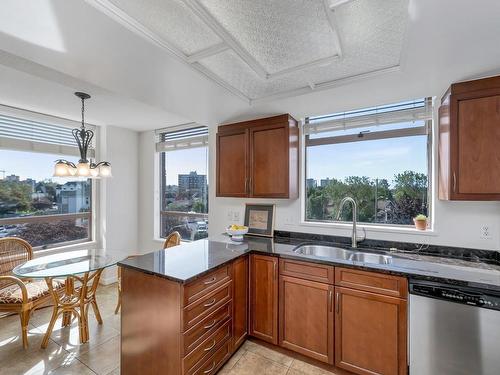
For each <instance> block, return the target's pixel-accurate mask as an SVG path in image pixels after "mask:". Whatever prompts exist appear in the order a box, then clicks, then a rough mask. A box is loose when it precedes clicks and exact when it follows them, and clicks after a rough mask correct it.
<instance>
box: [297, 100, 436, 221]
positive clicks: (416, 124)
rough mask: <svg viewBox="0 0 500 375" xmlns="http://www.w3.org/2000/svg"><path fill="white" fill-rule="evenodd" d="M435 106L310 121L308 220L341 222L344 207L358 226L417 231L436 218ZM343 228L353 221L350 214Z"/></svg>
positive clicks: (424, 103)
mask: <svg viewBox="0 0 500 375" xmlns="http://www.w3.org/2000/svg"><path fill="white" fill-rule="evenodd" d="M431 121H432V100H431V98H427V99H421V100H415V101H411V102H404V103H398V104H394V105H387V106H381V107H374V108H367V109H362V110H357V111H350V112H345V113H338V114H333V115H328V116H320V117H311V118H307V119H306V122H305V125H304V134H305V150H306V151H305V168H306V172H305V219H306V221H317V222H326V221H329V222H330V221H334V220H335V219H336V216H337V212H338V209H339V203H340V200H341V199H342V198H344V197H346V196H350V197H352V198H354V199H355V200H356V202H357V204H358V222H360V223H368V224H377V225H393V226H394V225H413V221H412V219H413V217H415V216H416V215H417V214H424V215H427V216H429V214H430V207H429V192H430V188H429V176H430V173H429V169H430V167H429V166H430V145H431ZM340 218H341V220H343V221H347V220H351V218H352V208H351V207H350V205H349V206H345V207H344V209H343V212H342V215H341V217H340Z"/></svg>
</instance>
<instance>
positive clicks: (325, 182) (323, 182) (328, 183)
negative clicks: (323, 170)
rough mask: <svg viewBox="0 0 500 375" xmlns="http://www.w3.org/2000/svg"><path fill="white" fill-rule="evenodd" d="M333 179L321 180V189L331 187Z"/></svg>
mask: <svg viewBox="0 0 500 375" xmlns="http://www.w3.org/2000/svg"><path fill="white" fill-rule="evenodd" d="M333 181H334V180H333V178H324V179H321V182H320V184H321V187H326V186H328V185H330V184H331V183H332V182H333Z"/></svg>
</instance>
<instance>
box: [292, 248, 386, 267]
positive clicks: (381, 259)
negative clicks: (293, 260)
mask: <svg viewBox="0 0 500 375" xmlns="http://www.w3.org/2000/svg"><path fill="white" fill-rule="evenodd" d="M294 252H295V253H297V254H302V255H311V256H315V257H319V258H329V259H332V260H334V259H339V260H350V261H353V262H359V263H372V264H391V263H392V256H390V255H385V254H377V253H367V252H363V251H354V250H347V249H342V248H340V247H334V246H323V245H302V246H299V247H297V248H296V249H295V250H294Z"/></svg>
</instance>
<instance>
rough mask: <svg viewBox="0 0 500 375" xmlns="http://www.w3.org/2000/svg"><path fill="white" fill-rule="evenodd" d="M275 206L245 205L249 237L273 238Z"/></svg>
mask: <svg viewBox="0 0 500 375" xmlns="http://www.w3.org/2000/svg"><path fill="white" fill-rule="evenodd" d="M274 211H275V205H274V204H252V203H247V204H246V205H245V226H246V227H248V233H247V234H249V235H254V236H264V237H272V236H273V235H274Z"/></svg>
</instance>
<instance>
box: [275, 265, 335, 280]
mask: <svg viewBox="0 0 500 375" xmlns="http://www.w3.org/2000/svg"><path fill="white" fill-rule="evenodd" d="M280 274H282V275H286V276H294V277H299V278H301V279H305V280H311V281H318V282H320V283H327V284H333V281H334V272H333V267H332V266H327V265H324V264H316V263H311V262H301V261H297V260H290V259H280Z"/></svg>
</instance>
